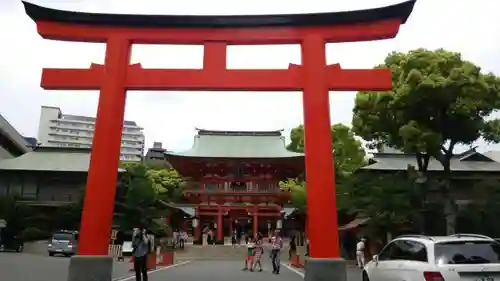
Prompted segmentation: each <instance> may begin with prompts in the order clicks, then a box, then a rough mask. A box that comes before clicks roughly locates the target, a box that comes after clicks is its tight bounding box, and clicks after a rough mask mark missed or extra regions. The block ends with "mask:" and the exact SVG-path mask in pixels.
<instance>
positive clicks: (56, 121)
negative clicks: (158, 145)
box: [38, 106, 144, 161]
mask: <svg viewBox="0 0 500 281" xmlns="http://www.w3.org/2000/svg"><path fill="white" fill-rule="evenodd" d="M94 126H95V118H94V117H87V116H78V115H68V114H63V113H62V111H61V109H60V108H58V107H52V106H42V111H41V114H40V124H39V125H38V143H39V145H41V146H58V147H79V148H90V147H91V146H92V139H93V137H94ZM143 155H144V132H143V128H141V127H139V126H137V124H136V123H135V122H134V121H125V122H124V125H123V134H122V146H121V152H120V160H122V161H141V160H142V158H143Z"/></svg>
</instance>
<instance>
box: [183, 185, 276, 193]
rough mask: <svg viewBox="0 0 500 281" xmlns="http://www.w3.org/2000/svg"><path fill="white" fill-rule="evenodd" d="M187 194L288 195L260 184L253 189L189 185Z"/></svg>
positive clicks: (185, 188) (186, 188)
mask: <svg viewBox="0 0 500 281" xmlns="http://www.w3.org/2000/svg"><path fill="white" fill-rule="evenodd" d="M184 192H185V193H191V194H193V193H194V194H241V195H252V194H255V195H258V194H268V195H271V194H276V193H286V191H283V190H281V189H280V188H279V186H275V185H273V186H269V185H266V186H259V184H254V185H253V186H252V187H251V188H249V187H247V186H237V187H232V186H228V185H224V184H213V185H210V184H209V185H205V188H203V189H201V188H200V183H197V182H195V183H189V184H188V185H187V186H185V187H184Z"/></svg>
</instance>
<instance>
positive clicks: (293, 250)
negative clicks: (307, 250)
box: [288, 236, 297, 261]
mask: <svg viewBox="0 0 500 281" xmlns="http://www.w3.org/2000/svg"><path fill="white" fill-rule="evenodd" d="M296 253H297V243H296V242H295V236H292V238H291V239H290V249H288V259H289V260H290V261H292V258H293V257H294V256H295V254H296Z"/></svg>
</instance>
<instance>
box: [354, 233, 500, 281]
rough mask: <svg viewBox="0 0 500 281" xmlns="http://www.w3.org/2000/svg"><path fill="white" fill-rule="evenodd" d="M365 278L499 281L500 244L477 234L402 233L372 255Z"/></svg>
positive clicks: (384, 280) (366, 280) (367, 280)
mask: <svg viewBox="0 0 500 281" xmlns="http://www.w3.org/2000/svg"><path fill="white" fill-rule="evenodd" d="M363 281H500V243H498V242H497V241H495V240H494V239H492V238H490V237H487V236H484V235H478V234H455V235H451V236H424V235H403V236H400V237H398V238H396V239H394V240H392V241H391V242H390V243H388V244H387V245H386V246H385V247H384V248H383V249H382V251H380V254H379V255H375V256H373V260H372V261H370V262H369V263H368V264H367V265H366V266H365V268H364V270H363Z"/></svg>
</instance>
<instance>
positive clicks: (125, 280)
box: [113, 261, 191, 281]
mask: <svg viewBox="0 0 500 281" xmlns="http://www.w3.org/2000/svg"><path fill="white" fill-rule="evenodd" d="M190 262H191V261H183V262H180V263H176V264H172V265H168V266H165V267H162V268H158V269H155V270H151V271H148V275H150V274H151V273H155V272H158V271H162V270H166V269H170V268H174V267H176V266H181V265H185V264H188V263H190ZM134 278H135V275H130V276H123V277H118V278H115V279H113V281H128V280H132V279H134Z"/></svg>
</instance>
